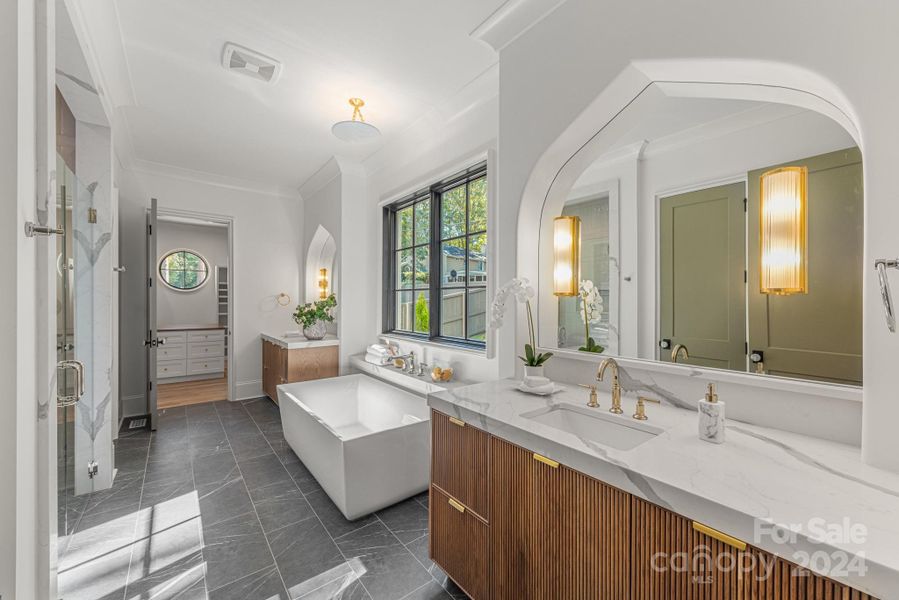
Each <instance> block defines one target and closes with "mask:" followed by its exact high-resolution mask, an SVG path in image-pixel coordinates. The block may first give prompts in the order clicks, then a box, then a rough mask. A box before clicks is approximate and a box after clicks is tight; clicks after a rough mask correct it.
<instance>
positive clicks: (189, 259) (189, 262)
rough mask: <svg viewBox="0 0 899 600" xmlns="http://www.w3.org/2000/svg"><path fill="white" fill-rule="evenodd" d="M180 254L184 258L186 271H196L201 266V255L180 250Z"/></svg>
mask: <svg viewBox="0 0 899 600" xmlns="http://www.w3.org/2000/svg"><path fill="white" fill-rule="evenodd" d="M178 254H179V255H181V257H182V258H183V260H184V270H185V271H196V270H198V269H199V268H200V263H201V262H202V261H201V260H200V257H199V256H197V255H196V254H191V253H189V252H179V253H178Z"/></svg>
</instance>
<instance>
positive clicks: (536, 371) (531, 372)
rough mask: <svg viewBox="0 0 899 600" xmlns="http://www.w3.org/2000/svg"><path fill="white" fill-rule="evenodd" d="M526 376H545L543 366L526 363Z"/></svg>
mask: <svg viewBox="0 0 899 600" xmlns="http://www.w3.org/2000/svg"><path fill="white" fill-rule="evenodd" d="M524 376H525V377H545V375H544V374H543V367H542V366H540V367H529V366H527V365H525V367H524Z"/></svg>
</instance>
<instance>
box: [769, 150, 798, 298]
mask: <svg viewBox="0 0 899 600" xmlns="http://www.w3.org/2000/svg"><path fill="white" fill-rule="evenodd" d="M760 180H761V185H760V190H761V193H760V202H759V273H760V279H761V281H760V289H761V292H762V293H763V294H773V295H778V296H787V295H791V294H806V293H808V168H806V167H782V168H779V169H773V170H771V171H767V172H765V173H762V175H761V178H760Z"/></svg>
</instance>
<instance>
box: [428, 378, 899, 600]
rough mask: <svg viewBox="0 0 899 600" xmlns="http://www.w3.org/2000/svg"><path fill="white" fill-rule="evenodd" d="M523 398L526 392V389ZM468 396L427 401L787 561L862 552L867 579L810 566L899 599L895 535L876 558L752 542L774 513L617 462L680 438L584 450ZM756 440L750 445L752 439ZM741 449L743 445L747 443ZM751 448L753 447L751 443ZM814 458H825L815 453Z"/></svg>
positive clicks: (891, 505) (816, 546)
mask: <svg viewBox="0 0 899 600" xmlns="http://www.w3.org/2000/svg"><path fill="white" fill-rule="evenodd" d="M489 383H491V384H494V387H495V388H498V387H500V384H501V383H502V382H489ZM508 384H509V387H510V388H511V386H512V385H514V383H513V382H508ZM472 389H473V388H472ZM455 391H457V392H460V391H461V392H463V395H464V394H466V393H467V391H466V390H465V389H464V388H462V389H457V390H455ZM499 393H505V390H500V392H499ZM516 393H518V394H520V393H519V392H516ZM468 395H469V398H467V399H466V398H462V399H461V401H460V399H457V398H456V397H455V396H454V394H453V391H446V392H437V393H432V394H430V395H429V396H428V404H429V405H430V406H431V407H432V408H434V409H436V410H438V411H440V412H443V413H445V414H448V415H451V416H454V417H457V418H459V419H462V420H463V421H466V422H468V423H470V424H471V425H473V426H475V427H479V428H481V429H483V430H485V431H487V432H489V433H491V434H493V435H496V436H497V437H500V438H503V439H505V440H508V441H509V442H512V443H514V444H517V445H519V446H521V447H523V448H527V449H528V450H531V451H533V452H537V453H540V454H544V455H546V456H549V457H550V458H552V459H554V460H558V461H559V462H561V463H562V464H565V465H566V466H569V467H571V468H573V469H576V470H578V471H581V472H583V473H585V474H587V475H589V476H591V477H594V478H596V479H598V480H600V481H603V482H605V483H607V484H609V485H612V486H614V487H617V488H619V489H622V490H624V491H626V492H629V493H631V494H634V495H635V496H637V497H639V498H642V499H644V500H647V501H649V502H651V503H653V504H656V505H658V506H661V507H662V508H666V509H668V510H671V511H672V512H675V513H677V514H680V515H683V516H684V517H687V518H689V519H694V520H696V521H700V522H702V523H704V524H707V525H709V526H710V527H713V528H715V529H719V530H721V531H723V532H726V533H728V534H730V535H733V536H735V537H737V538H739V539H742V540H747V541H748V542H749V543H750V544H751V545H753V546H755V547H757V548H760V549H762V550H765V551H768V552H771V553H772V554H775V555H777V556H780V557H782V558H784V559H785V560H789V561H791V562H794V563H795V562H797V561H796V558H795V555H796V553H797V552H808V553H809V554H810V555H811V554H812V553H814V552H819V551H821V550H824V551H825V552H845V553H847V554H848V555H850V556H856V555H862V556H864V560H865V565H866V568H867V572H866V574H865V575H864V576H861V575H859V574H856V573H850V574H834V573H831V572H828V570H827V569H824V568H819V567H822V566H826V565H821V564H818V563H815V564H810V565H805V566H806V567H808V568H810V569H811V570H813V571H815V572H818V573H820V574H821V575H824V576H826V577H830V578H833V579H835V580H837V581H840V582H842V583H845V584H846V585H849V586H851V587H853V588H855V589H858V590H860V591H863V592H866V593H869V594H872V595H873V596H875V597H877V598H880V599H881V600H887V599H889V598H899V596H897V593H899V553H897V552H896V550H895V549H896V548H899V536H895V537H896V539H895V545H893V544H892V543H883V541H884V540H880V541H881V544H880V546H881V547H879V548H876V549H875V552H874V553H871V552H868V549H867V548H865V546H864V545H862V550H861V551H859V550H858V549H856V548H853V547H852V546H851V545H840V544H831V543H822V542H817V541H814V540H811V539H810V538H808V537H807V536H806V535H804V534H802V533H799V534H797V535H796V542H795V543H778V542H776V541H774V540H772V539H771V538H770V537H765V538H763V539H762V540H756V541H750V540H755V538H756V536H755V524H756V520H757V519H763V518H766V517H770V514H769V515H765V514H759V513H756V514H752V513H751V512H749V511H744V510H741V509H740V508H736V507H734V506H732V505H731V503H729V502H727V501H726V500H724V499H723V498H721V497H718V498H717V499H716V498H715V497H714V496H713V495H712V494H709V493H706V494H700V493H697V492H695V491H692V490H690V489H689V486H690V485H691V484H696V482H695V481H693V478H692V477H691V478H689V479H687V480H686V481H685V482H682V484H681V485H678V483H681V482H677V481H673V478H670V479H672V480H669V481H662V480H661V478H659V477H656V476H650V475H648V474H646V473H645V472H642V471H643V469H640V468H633V467H631V466H629V465H627V464H625V463H624V462H622V460H619V459H618V458H616V457H618V456H620V457H622V458H627V456H628V455H629V454H630V455H633V454H634V453H636V452H638V451H640V450H641V449H642V450H643V451H644V457H643V460H645V459H646V456H645V454H646V453H651V455H652V456H654V457H657V459H656V458H651V459H650V460H658V461H664V456H665V455H666V453H665V452H664V446H661V447H659V446H656V447H654V448H653V447H652V446H651V445H652V444H656V443H657V444H666V443H667V444H672V443H676V442H675V440H673V439H671V437H672V436H671V435H667V434H662V435H661V436H659V438H657V439H656V440H652V441H650V442H647V443H646V444H643V445H641V446H638V447H637V448H635V449H633V450H630V451H627V452H620V451H617V450H614V449H606V448H604V447H602V446H600V445H599V444H595V443H594V444H591V445H590V447H589V448H588V447H587V446H586V445H585V444H582V445H580V447H578V446H577V445H576V444H571V443H567V442H564V441H560V440H556V439H552V438H551V437H549V436H547V435H544V434H541V433H535V432H534V431H529V430H528V429H526V428H524V427H525V426H529V425H530V424H529V423H521V421H526V420H525V419H523V418H521V417H515V418H510V419H509V421H511V422H507V421H506V420H503V419H498V418H494V417H493V416H490V415H487V414H485V412H486V411H488V410H489V404H490V399H489V398H484V401H483V402H480V401H479V400H473V399H470V396H471V394H468ZM525 396H526V395H524V394H520V397H521V403H522V404H526V403H527V402H528V401H531V402H532V403H542V404H543V405H544V406H545V405H546V404H548V403H551V402H553V400H552V399H549V400H547V399H545V398H539V399H537V400H534V399H533V398H534V397H529V398H527V397H525ZM565 401H566V402H570V401H571V399H570V398H565ZM629 401H631V402H632V399H629ZM460 402H461V403H460ZM600 402H601V403H603V400H602V399H601V400H600ZM463 404H464V405H463ZM538 405H539V404H538ZM605 405H606V406H607V405H608V400H606V402H605ZM532 407H533V405H531V406H528V407H527V408H532ZM629 408H630V406H629V405H628V406H625V409H626V410H628V409H629ZM652 408H655V409H656V410H658V409H659V407H652ZM650 410H652V409H650ZM667 410H669V411H670V410H674V411H678V412H682V413H686V412H687V411H683V410H681V409H675V408H671V407H667ZM694 415H695V413H694ZM676 420H682V419H681V417H677V419H676ZM690 420H691V421H693V422H695V416H693V417H690ZM728 423H729V431H730V430H731V429H730V427H731V426H736V427H737V428H738V429H739V430H740V431H746V432H749V433H750V434H752V433H760V432H762V433H760V435H762V436H764V437H767V435H765V434H771V438H770V439H771V440H772V441H774V444H775V446H776V445H778V444H779V443H780V442H779V441H778V439H777V438H778V437H781V436H788V437H790V436H792V437H797V436H796V434H786V433H784V432H777V431H776V430H769V429H765V428H761V427H755V426H751V425H746V424H744V423H739V422H736V421H734V422H728ZM655 424H658V423H655ZM675 429H677V430H678V434H679V435H682V434H683V431H682V430H683V429H684V427H683V426H682V425H680V426H678V425H675V426H673V427H669V428H668V431H674V430H675ZM691 431H692V429H691ZM558 433H560V434H561V435H559V436H557V437H565V434H564V433H563V432H558ZM729 435H730V434H729ZM736 435H741V434H740V433H739V432H738V433H736ZM749 439H750V440H751V435H750V438H749ZM581 442H584V440H581ZM816 444H817V442H816ZM822 444H825V445H826V444H832V445H833V446H834V447H838V448H837V449H838V450H842V448H841V447H843V445H841V444H836V443H833V442H824V441H821V442H820V444H817V445H818V446H820V445H822ZM725 445H727V442H725ZM740 445H741V447H742V445H743V444H740ZM746 445H749V446H751V445H752V443H749V444H746ZM784 448H785V451H786V452H789V450H790V448H789V447H788V446H785V447H784ZM741 450H742V448H741ZM815 458H818V457H817V456H816V457H815ZM820 460H821V461H823V462H824V464H827V461H828V457H827V456H821V457H820ZM758 462H760V463H761V464H764V463H767V462H770V460H769V459H768V457H766V456H764V455H763V454H759V456H758ZM775 466H776V465H775ZM812 466H814V465H812ZM868 470H873V469H868ZM701 475H702V474H701V473H699V472H697V474H696V475H695V477H701ZM850 475H851V474H850ZM739 476H740V472H739V469H738V468H736V467H735V468H734V478H735V479H739ZM834 477H836V475H834ZM853 477H854V476H853ZM887 478H888V479H890V480H891V481H890V483H891V484H892V483H893V481H892V479H893V475H892V474H887ZM777 483H778V481H777V477H776V476H772V485H773V486H776V485H777ZM794 483H795V481H794ZM858 485H862V484H858ZM697 487H699V486H697ZM890 490H892V487H890ZM728 491H729V492H730V493H734V494H739V493H740V491H739V490H738V489H729V490H728ZM753 491H756V490H753ZM771 493H772V494H775V495H776V490H772V492H771ZM828 500H829V499H827V498H824V499H822V502H823V503H827V502H828ZM897 506H899V499H896V498H892V499H891V500H890V501H888V502H887V506H885V507H879V506H878V507H872V509H871V510H873V511H874V512H877V511H883V512H884V513H887V514H886V515H881V516H882V517H883V518H884V519H889V517H888V515H892V516H893V517H894V519H893V520H895V521H897V522H899V512H897V511H896V510H895V508H896V507H897ZM827 507H828V508H830V505H829V504H827ZM759 508H761V507H759ZM815 516H818V515H816V514H815V508H814V507H812V506H809V508H808V518H811V517H815ZM846 516H847V517H848V518H850V519H851V520H852V521H853V522H861V520H860V519H857V518H853V515H851V514H849V515H846ZM773 520H774V522H775V523H778V524H780V523H779V522H778V520H777V519H776V515H775V518H774V519H773ZM787 522H789V521H787ZM888 535H889V534H887V536H888ZM882 537H883V536H882Z"/></svg>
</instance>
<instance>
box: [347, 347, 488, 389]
mask: <svg viewBox="0 0 899 600" xmlns="http://www.w3.org/2000/svg"><path fill="white" fill-rule="evenodd" d="M350 366H351V367H353V368H354V369H356V370H357V371H359V372H361V373H366V374H368V375H372V376H374V377H377V378H378V379H381V380H383V381H387V382H388V383H393V384H395V385H397V386H399V387H401V388H403V389H405V390H409V391H412V392H416V393H418V394H421V395H422V396H427V395H428V394H433V393H436V392H445V391H447V390H450V389H453V388H459V387H466V386H469V385H471V382H470V381H448V382H441V383H434V382H433V381H432V380H431V376H430V375H429V374H427V373H426V374H424V375H422V376H421V377H419V376H417V375H409V374H408V373H404V372H403V371H401V370H399V369H397V368H395V367H392V366H387V365H385V366H381V365H375V364H372V363H370V362H367V361H366V360H365V359H364V358H363V355H362V354H354V355H353V356H351V357H350Z"/></svg>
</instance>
